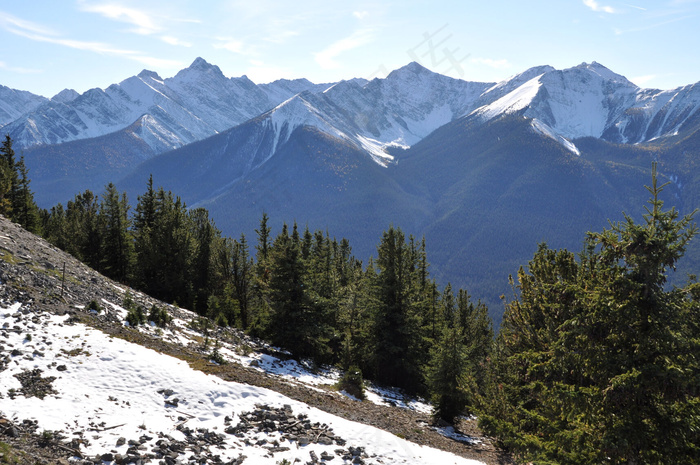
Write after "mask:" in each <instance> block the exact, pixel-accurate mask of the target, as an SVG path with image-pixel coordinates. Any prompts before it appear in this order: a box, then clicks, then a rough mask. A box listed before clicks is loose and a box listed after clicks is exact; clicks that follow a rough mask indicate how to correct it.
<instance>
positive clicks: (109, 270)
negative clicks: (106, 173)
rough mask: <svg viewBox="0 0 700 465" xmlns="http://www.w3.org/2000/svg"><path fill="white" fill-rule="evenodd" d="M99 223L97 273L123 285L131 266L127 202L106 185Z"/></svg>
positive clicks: (124, 194) (115, 189) (111, 187)
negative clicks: (100, 239) (99, 262)
mask: <svg viewBox="0 0 700 465" xmlns="http://www.w3.org/2000/svg"><path fill="white" fill-rule="evenodd" d="M99 221H100V226H101V228H102V233H101V236H102V237H103V242H102V250H101V255H102V266H101V269H102V270H103V272H104V273H105V274H106V275H107V276H109V277H111V278H113V279H116V280H118V281H120V282H127V280H128V279H130V278H131V272H132V267H133V264H134V244H133V241H132V237H131V232H130V226H131V220H130V219H129V202H128V200H127V198H126V193H123V194H122V195H121V197H120V195H119V192H118V191H117V188H116V187H115V186H114V184H112V183H109V185H107V187H106V189H105V192H104V194H102V204H101V205H100V213H99Z"/></svg>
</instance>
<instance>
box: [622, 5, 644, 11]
mask: <svg viewBox="0 0 700 465" xmlns="http://www.w3.org/2000/svg"><path fill="white" fill-rule="evenodd" d="M625 6H628V7H630V8H635V9H637V10H642V11H647V9H646V8H643V7H641V6H637V5H630V4H629V3H625Z"/></svg>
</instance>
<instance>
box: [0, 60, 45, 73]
mask: <svg viewBox="0 0 700 465" xmlns="http://www.w3.org/2000/svg"><path fill="white" fill-rule="evenodd" d="M0 69H4V70H7V71H12V72H13V73H19V74H41V73H43V72H44V70H41V69H32V68H21V67H17V66H9V65H8V64H7V63H5V62H4V61H0Z"/></svg>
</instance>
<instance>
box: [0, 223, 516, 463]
mask: <svg viewBox="0 0 700 465" xmlns="http://www.w3.org/2000/svg"><path fill="white" fill-rule="evenodd" d="M132 294H133V296H134V300H135V301H136V302H137V303H138V304H141V305H143V306H144V308H150V306H151V305H152V304H154V303H156V304H158V305H161V306H165V304H163V303H161V302H157V301H156V300H155V299H152V298H150V297H148V296H144V295H142V294H140V293H138V292H136V291H132ZM123 296H124V286H122V285H120V284H118V283H115V282H113V281H111V280H109V279H108V278H105V277H104V276H102V275H100V274H99V273H97V272H95V271H94V270H92V269H90V268H88V267H86V266H85V265H83V264H82V263H80V262H79V261H77V260H75V259H74V258H73V257H71V256H70V255H67V254H65V253H64V252H62V251H60V250H58V249H57V248H55V247H53V246H52V245H50V244H48V243H47V242H45V241H44V240H42V239H40V238H37V237H36V236H34V235H33V234H30V233H28V232H26V231H24V230H23V229H21V228H20V227H19V226H17V225H15V224H13V223H11V222H9V221H8V220H6V219H5V218H3V217H1V216H0V301H2V302H4V303H9V302H22V303H31V304H32V308H34V309H37V310H40V311H48V312H51V313H56V314H65V313H69V314H70V315H71V319H72V320H74V321H79V322H81V323H85V324H87V325H89V326H92V327H94V328H96V329H99V330H101V331H103V332H105V333H107V334H110V335H113V336H116V337H121V338H123V339H126V340H128V341H131V342H135V343H138V344H141V345H144V346H147V347H150V348H153V349H155V350H157V351H159V352H161V353H164V354H168V355H171V356H173V357H177V358H179V359H181V360H185V361H187V362H188V363H189V364H190V366H192V367H194V368H196V369H199V370H202V371H205V372H207V373H210V374H215V375H217V376H219V377H221V378H222V379H224V380H227V381H236V382H240V383H246V384H250V385H254V386H260V387H265V388H268V389H272V390H274V391H277V392H279V393H281V394H283V395H285V396H288V397H290V398H292V399H296V400H298V401H301V402H304V403H306V404H308V405H310V406H313V407H316V408H319V409H321V410H324V411H327V412H329V413H332V414H334V415H337V416H340V417H344V418H346V419H349V420H352V421H357V422H361V423H365V424H368V425H372V426H375V427H377V428H380V429H383V430H386V431H390V432H392V433H393V434H395V435H397V436H399V437H401V438H404V439H407V440H409V441H411V442H414V443H417V444H421V445H427V446H430V447H434V448H438V449H442V450H446V451H449V452H452V453H455V454H458V455H460V456H463V457H466V458H472V459H476V460H480V461H483V462H485V463H487V464H489V465H493V464H512V463H514V462H513V460H512V459H511V458H510V457H508V456H507V455H506V454H504V453H503V452H501V451H499V450H498V449H497V447H495V445H494V441H493V440H492V439H490V438H487V437H484V436H483V435H482V434H481V433H480V431H479V429H478V427H477V425H476V422H475V421H474V420H463V422H462V423H461V424H459V425H457V427H458V429H459V430H461V431H462V432H464V433H466V434H468V435H470V436H472V437H475V438H476V439H478V442H472V443H465V442H459V441H456V440H453V439H448V438H446V437H445V436H443V435H441V434H439V433H438V432H437V431H435V430H434V429H432V428H430V427H429V425H430V424H431V419H430V417H429V416H428V415H426V414H422V413H418V412H416V411H412V410H408V409H403V408H399V407H390V406H381V405H376V404H372V403H369V402H357V401H354V400H351V399H349V398H346V397H343V396H339V395H337V393H334V392H331V391H329V390H328V389H330V388H325V389H308V388H305V387H303V386H301V385H299V384H295V383H289V382H287V381H285V380H283V379H280V378H277V377H274V376H269V375H267V374H265V373H263V372H261V371H259V370H255V369H253V368H251V367H247V366H243V365H240V364H237V363H227V364H225V365H217V364H213V363H211V362H209V353H208V352H206V351H205V350H204V349H202V348H201V347H197V346H192V345H189V346H184V345H182V344H177V343H173V342H168V341H166V340H164V339H163V338H157V337H153V336H151V335H149V334H148V333H144V332H139V331H136V330H134V329H132V328H129V327H125V326H124V325H123V322H122V321H121V320H120V319H118V318H117V317H116V316H115V315H114V313H109V312H102V313H99V314H95V313H91V312H88V311H85V310H83V309H84V308H86V306H87V305H88V303H89V302H90V301H92V300H95V301H98V302H100V301H101V300H102V299H104V300H107V301H110V302H121V301H122V299H123ZM169 309H170V311H171V312H173V313H175V315H174V316H176V317H180V318H183V319H185V318H187V317H188V315H189V312H186V311H184V310H179V309H175V308H172V307H170V308H169ZM178 312H181V313H182V314H181V315H178ZM217 331H218V334H215V335H214V336H215V337H216V338H217V339H221V340H226V339H227V338H228V339H234V338H238V339H240V338H245V336H244V335H242V334H240V333H238V332H236V331H234V330H229V329H227V330H222V329H218V330H217ZM248 341H249V343H250V344H253V345H254V344H255V342H254V341H250V340H248ZM2 351H3V349H0V367H1V365H2V360H3V357H4V356H6V355H7V354H3V353H2ZM0 369H1V368H0ZM32 376H33V375H32V374H31V373H29V374H27V375H25V377H26V379H27V381H26V386H27V389H37V383H32V382H31V381H32V379H34V378H36V377H34V378H32ZM39 379H40V380H41V379H42V378H41V377H39ZM34 380H35V381H36V379H34ZM41 382H43V383H46V381H41ZM48 384H49V386H48V387H49V388H50V382H48ZM22 385H23V387H24V386H25V383H24V382H23V384H22ZM2 402H11V399H9V397H5V398H4V399H2ZM1 405H2V404H1V403H0V463H17V464H25V463H26V464H29V463H31V464H35V463H40V464H60V463H68V462H67V459H68V458H69V457H75V456H76V451H77V448H76V447H74V446H75V445H71V443H70V442H67V441H66V440H65V439H62V438H61V437H60V434H56V435H55V436H54V435H50V437H48V436H47V435H46V434H39V433H38V432H37V431H36V425H35V424H33V423H32V422H12V421H10V420H9V419H7V418H2V408H1ZM265 409H266V407H265V406H260V411H257V412H251V413H250V415H251V419H253V420H251V422H249V423H248V424H247V425H240V424H239V425H231V428H232V430H231V433H232V434H243V433H244V430H245V428H261V427H265V426H264V425H263V420H264V416H265V414H266V413H265V412H266V410H265ZM287 413H288V412H271V413H270V411H269V409H268V410H267V415H268V416H269V415H273V416H275V417H278V416H279V417H280V418H282V417H285V418H286V416H285V415H286V414H287ZM257 417H262V418H263V419H262V420H260V421H258V422H257V423H256V421H257V420H255V418H257ZM294 421H299V423H298V424H297V425H295V426H298V425H302V426H303V419H297V420H294ZM294 421H292V422H291V423H294ZM291 423H290V424H291ZM278 424H279V421H278ZM268 426H269V424H268ZM234 429H238V430H236V431H234ZM283 434H293V433H285V432H283ZM322 437H325V438H326V439H325V440H332V441H335V438H333V439H329V438H328V437H327V435H326V434H325V433H323V432H321V433H318V437H316V434H315V433H314V434H312V435H311V438H312V439H314V438H316V439H315V440H319V439H320V438H322ZM338 439H339V441H336V444H338V454H341V455H342V454H345V455H346V456H347V454H350V456H351V457H355V455H353V454H357V457H359V458H361V456H362V451H358V450H352V451H351V450H346V449H343V448H342V446H341V445H340V443H339V442H342V438H338ZM130 440H134V441H137V439H136V438H133V439H130ZM199 440H201V438H200V439H199ZM212 440H215V439H212ZM265 446H267V447H278V446H274V445H265ZM154 453H160V452H158V451H156V452H154ZM161 456H162V457H163V462H162V463H168V462H169V460H166V458H165V457H166V456H167V454H161ZM107 458H109V457H107ZM94 459H96V458H93V459H92V460H93V461H94ZM310 459H311V463H314V458H313V457H311V458H310ZM316 459H317V461H318V460H324V459H323V458H322V457H317V458H316ZM325 460H328V458H326V459H325ZM88 461H90V460H88V459H87V458H86V459H85V462H86V463H87V462H88ZM357 463H359V462H357Z"/></svg>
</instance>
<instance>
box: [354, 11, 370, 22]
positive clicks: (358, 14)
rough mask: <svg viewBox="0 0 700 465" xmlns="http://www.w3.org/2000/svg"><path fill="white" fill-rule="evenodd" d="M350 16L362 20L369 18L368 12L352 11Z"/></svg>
mask: <svg viewBox="0 0 700 465" xmlns="http://www.w3.org/2000/svg"><path fill="white" fill-rule="evenodd" d="M352 15H353V16H354V17H355V18H357V19H360V20H362V19H365V18H366V17H367V16H369V11H353V12H352Z"/></svg>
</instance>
